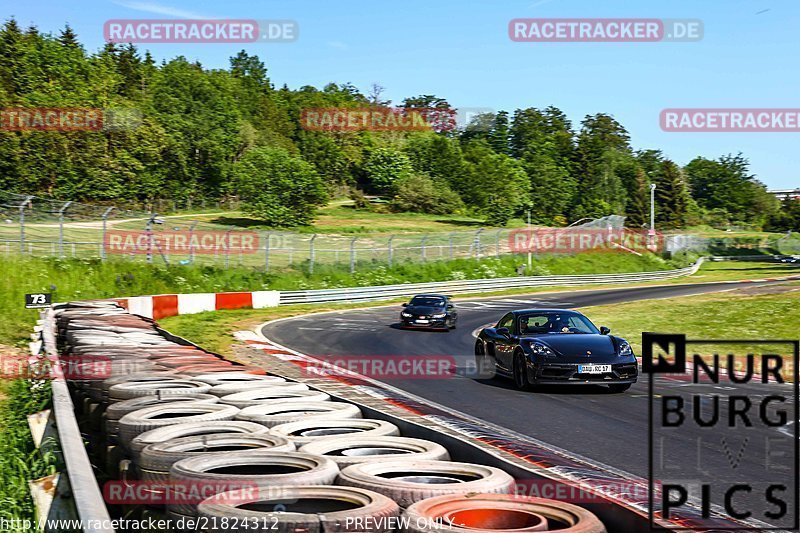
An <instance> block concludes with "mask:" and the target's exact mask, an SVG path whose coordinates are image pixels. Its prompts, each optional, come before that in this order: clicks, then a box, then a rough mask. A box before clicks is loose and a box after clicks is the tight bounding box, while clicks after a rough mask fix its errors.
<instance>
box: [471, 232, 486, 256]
mask: <svg viewBox="0 0 800 533" xmlns="http://www.w3.org/2000/svg"><path fill="white" fill-rule="evenodd" d="M483 230H484V228H481V229H479V230H478V231H476V232H475V242H473V243H472V247H473V249H474V250H475V258H476V259H480V258H481V233H482V232H483Z"/></svg>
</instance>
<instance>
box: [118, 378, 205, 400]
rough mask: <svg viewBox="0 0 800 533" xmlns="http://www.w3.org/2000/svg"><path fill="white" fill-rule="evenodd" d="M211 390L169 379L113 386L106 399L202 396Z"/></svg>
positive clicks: (197, 382)
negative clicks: (182, 395) (183, 395)
mask: <svg viewBox="0 0 800 533" xmlns="http://www.w3.org/2000/svg"><path fill="white" fill-rule="evenodd" d="M210 390H211V385H209V384H208V383H202V382H200V381H190V380H187V379H169V380H164V381H148V382H139V383H132V382H129V381H128V382H124V383H119V384H117V385H113V386H112V387H111V388H109V389H108V399H109V401H110V402H111V403H114V402H121V401H123V400H130V399H131V398H139V397H141V396H158V395H169V396H179V395H181V394H203V393H207V392H208V391H210Z"/></svg>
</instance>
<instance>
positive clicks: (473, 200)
mask: <svg viewBox="0 0 800 533" xmlns="http://www.w3.org/2000/svg"><path fill="white" fill-rule="evenodd" d="M464 159H465V161H466V165H465V179H464V180H463V185H462V188H461V190H460V191H459V192H460V193H461V197H462V198H464V199H465V203H467V205H469V206H471V207H473V209H475V210H476V211H477V212H478V213H480V214H482V215H483V216H484V217H485V218H486V223H487V224H491V225H495V226H505V225H506V224H507V223H508V221H509V220H510V219H511V218H512V217H513V216H514V215H517V214H520V213H521V212H522V210H523V209H524V206H526V205H528V203H529V202H530V196H529V187H530V183H529V180H528V176H527V174H525V170H524V169H523V168H522V165H520V163H519V162H518V161H516V160H515V159H513V158H511V157H509V156H507V155H504V154H498V153H495V152H494V151H493V150H492V149H491V147H489V145H488V144H487V143H486V142H485V141H473V142H471V143H469V144H468V145H467V147H466V150H465V152H464Z"/></svg>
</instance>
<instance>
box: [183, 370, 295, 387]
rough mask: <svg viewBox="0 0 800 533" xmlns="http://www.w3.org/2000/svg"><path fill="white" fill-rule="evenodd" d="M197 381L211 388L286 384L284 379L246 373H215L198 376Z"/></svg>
mask: <svg viewBox="0 0 800 533" xmlns="http://www.w3.org/2000/svg"><path fill="white" fill-rule="evenodd" d="M194 379H195V380H197V381H202V382H203V383H208V384H209V385H211V386H212V387H214V386H215V385H226V384H237V383H252V382H255V383H261V384H263V385H274V384H277V383H286V379H284V378H282V377H278V376H259V375H255V374H247V373H246V372H216V373H211V374H200V375H197V376H195V377H194Z"/></svg>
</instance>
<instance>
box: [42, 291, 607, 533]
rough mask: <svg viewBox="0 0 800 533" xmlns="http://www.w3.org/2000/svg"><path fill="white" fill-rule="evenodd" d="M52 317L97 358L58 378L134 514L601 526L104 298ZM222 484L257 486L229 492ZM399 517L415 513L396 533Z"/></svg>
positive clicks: (367, 525)
mask: <svg viewBox="0 0 800 533" xmlns="http://www.w3.org/2000/svg"><path fill="white" fill-rule="evenodd" d="M52 316H53V317H54V319H55V320H54V323H55V327H54V328H53V329H54V331H56V332H57V333H58V335H57V336H54V339H55V342H54V344H55V345H56V347H57V348H58V349H60V350H61V352H62V353H63V354H64V357H65V358H66V357H87V358H91V357H104V358H106V361H107V362H108V365H107V370H108V375H106V376H103V377H102V379H86V378H81V379H73V380H69V383H70V386H71V388H72V392H73V394H74V396H75V398H78V399H80V400H81V403H79V406H80V410H82V411H83V413H84V414H86V415H88V416H87V417H86V419H87V421H88V423H90V424H91V423H92V422H91V421H92V420H94V421H95V422H94V423H95V424H96V425H97V426H96V427H97V428H99V429H101V430H102V429H104V431H103V432H102V433H101V434H103V433H104V436H105V439H90V443H89V444H90V447H91V448H93V449H94V454H95V457H96V458H98V459H99V460H100V461H101V463H100V464H104V465H105V466H104V467H101V468H100V470H103V471H104V474H103V475H104V477H110V478H111V479H112V480H115V479H122V482H123V483H142V484H143V485H142V487H143V490H144V493H145V494H146V495H147V496H148V497H152V496H155V498H154V499H152V500H150V499H148V498H144V501H140V502H139V503H140V505H139V507H138V509H139V510H138V511H136V512H137V513H140V514H139V516H142V517H144V516H145V515H147V516H150V514H151V513H156V515H155V516H161V515H159V514H158V513H160V512H162V511H159V510H157V509H150V510H148V507H159V506H162V507H163V506H164V504H166V505H165V510H166V513H167V514H166V517H168V518H171V519H173V520H181V519H196V518H197V517H198V516H199V517H201V518H206V519H211V520H210V521H208V522H205V523H204V528H203V529H204V531H206V532H207V533H216V532H218V531H219V532H221V531H237V530H238V529H237V528H236V527H235V526H233V527H232V526H231V524H232V522H231V521H232V520H233V523H239V524H244V523H245V521H244V520H245V519H247V520H250V522H249V524H248V526H247V527H246V529H247V530H248V533H251V532H253V531H263V532H264V533H266V532H267V530H269V531H270V532H272V531H279V532H280V531H283V532H286V533H289V532H294V531H297V530H306V531H359V532H365V533H367V532H369V533H377V532H382V533H399V532H400V531H410V532H411V531H413V532H417V531H419V532H421V531H429V529H426V528H427V527H431V528H432V529H430V531H431V532H433V531H434V530H436V531H444V532H448V531H452V532H462V531H463V532H465V533H466V532H467V531H473V532H474V531H478V530H482V531H495V530H500V529H503V530H505V531H507V532H515V531H546V530H548V529H547V528H548V527H550V528H551V529H558V530H559V531H564V532H567V533H600V532H602V531H605V530H604V529H603V526H602V524H600V522H599V521H598V520H597V519H596V518H595V517H594V515H592V514H591V513H590V512H589V511H587V510H585V509H582V508H580V507H576V506H570V505H568V504H562V503H559V502H553V501H551V500H534V499H530V498H529V499H525V500H524V501H521V500H520V499H519V498H515V497H514V496H513V495H511V494H509V493H511V492H513V490H514V480H513V478H512V477H511V476H510V475H509V474H508V473H506V472H505V471H503V470H501V469H498V468H493V467H489V466H483V465H479V464H471V463H464V462H450V453H449V451H448V450H447V449H446V448H445V447H443V446H442V445H440V444H438V443H436V442H433V441H430V440H423V439H416V438H409V437H403V436H401V432H400V430H399V428H398V427H397V425H395V424H392V423H390V422H387V421H384V420H378V419H364V418H362V412H361V409H360V408H359V407H358V406H357V405H355V404H352V403H348V402H345V401H338V400H337V399H335V398H331V396H330V395H329V394H328V393H326V392H322V391H318V390H312V389H310V388H309V387H308V386H307V385H306V384H304V383H298V382H292V381H288V380H287V379H286V378H284V377H281V376H272V375H267V373H266V372H265V371H264V369H262V368H258V367H255V366H247V365H239V364H235V363H232V362H230V361H226V360H224V359H222V358H220V357H218V356H216V355H215V354H211V353H208V352H205V351H203V350H202V349H200V348H198V347H196V346H189V345H184V344H178V343H177V342H175V341H176V340H177V341H180V339H176V338H175V337H172V336H171V335H169V334H167V333H163V332H162V331H161V330H159V329H157V328H156V327H155V325H154V323H153V322H152V321H151V320H148V319H146V318H142V317H137V316H134V315H129V314H127V313H125V312H124V311H122V310H121V309H120V308H119V307H117V306H116V304H115V303H113V302H91V303H83V302H81V303H76V304H66V305H60V306H57V308H56V309H55V311H54V312H53V313H52ZM162 333H163V334H162ZM170 339H172V340H170ZM82 365H84V363H79V364H78V366H77V368H78V370H79V376H82V375H83V370H84V367H83V366H82ZM85 366H86V368H90V363H85ZM67 444H68V443H63V445H67ZM81 444H82V443H80V444H78V445H79V446H80V445H81ZM109 445H111V446H109ZM126 457H127V458H130V459H132V464H133V467H132V468H131V467H126V466H125V461H124V459H125V458H126ZM117 470H119V471H117ZM123 471H124V474H123ZM232 480H233V481H235V482H238V483H240V484H241V483H244V484H245V485H246V486H251V488H252V487H255V488H257V490H255V491H253V490H249V491H244V492H242V491H241V490H240V491H238V492H236V497H232V495H231V493H230V492H228V491H230V486H231V481H232ZM182 484H185V485H186V486H196V485H199V486H201V487H204V488H205V489H206V490H209V489H210V494H206V493H204V492H203V493H201V495H202V497H201V498H199V499H195V500H187V499H182V500H181V499H176V500H170V498H169V497H168V496H169V492H170V490H169V487H171V486H180V485H182ZM207 496H208V497H207ZM158 502H160V503H158ZM120 505H123V504H121V503H120ZM124 505H128V504H124ZM402 509H405V512H403V511H402ZM131 510H132V508H131V507H129V506H126V507H122V508H119V509H117V510H116V511H115V512H116V514H118V515H125V516H127V515H128V513H130V512H131ZM404 517H419V518H420V522H418V523H414V524H412V523H411V522H408V527H409V528H408V529H403V528H401V527H400V525H401V524H403V523H404V522H402V521H401V519H402V518H404ZM225 518H227V519H228V520H227V521H225V520H223V519H225ZM428 519H431V520H428ZM442 519H446V520H451V525H450V526H447V525H446V524H444V525H442V524H438V522H436V520H442ZM426 520H428V522H426ZM186 524H192V522H186ZM194 524H195V526H196V525H197V523H196V522H195V523H194ZM253 524H259V525H257V526H256V527H254V526H253ZM426 524H427V525H426ZM436 524H438V525H436ZM598 525H599V529H598V528H597V526H598ZM434 526H435V527H434ZM259 527H260V529H259ZM447 527H450V529H447ZM187 529H194V528H192V527H188V526H187ZM240 529H241V527H240Z"/></svg>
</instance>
